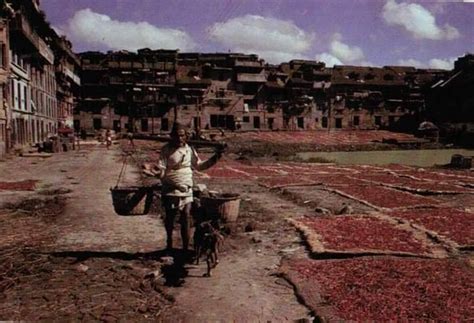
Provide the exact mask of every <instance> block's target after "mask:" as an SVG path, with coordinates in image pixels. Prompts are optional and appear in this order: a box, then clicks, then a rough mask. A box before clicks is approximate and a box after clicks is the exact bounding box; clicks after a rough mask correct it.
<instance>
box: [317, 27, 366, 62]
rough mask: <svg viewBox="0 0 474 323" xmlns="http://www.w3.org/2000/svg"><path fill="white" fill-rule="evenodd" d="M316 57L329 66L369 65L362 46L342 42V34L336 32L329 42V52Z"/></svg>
mask: <svg viewBox="0 0 474 323" xmlns="http://www.w3.org/2000/svg"><path fill="white" fill-rule="evenodd" d="M316 59H318V60H321V61H323V62H325V63H326V64H327V65H328V66H332V65H343V64H353V65H368V64H369V63H368V62H366V61H365V55H364V52H363V51H362V49H361V48H360V47H357V46H350V45H348V44H346V43H343V42H342V36H341V35H340V34H334V35H333V36H332V41H331V43H330V44H329V52H325V53H321V54H318V55H316Z"/></svg>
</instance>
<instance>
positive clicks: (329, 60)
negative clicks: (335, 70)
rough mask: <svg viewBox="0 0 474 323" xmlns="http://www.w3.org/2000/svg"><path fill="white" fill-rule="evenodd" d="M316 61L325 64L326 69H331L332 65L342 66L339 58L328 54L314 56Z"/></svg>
mask: <svg viewBox="0 0 474 323" xmlns="http://www.w3.org/2000/svg"><path fill="white" fill-rule="evenodd" d="M316 59H317V60H318V61H321V62H324V63H326V66H328V67H332V66H334V65H343V64H342V62H341V61H340V60H339V58H337V57H336V56H334V55H332V54H330V53H322V54H318V55H316Z"/></svg>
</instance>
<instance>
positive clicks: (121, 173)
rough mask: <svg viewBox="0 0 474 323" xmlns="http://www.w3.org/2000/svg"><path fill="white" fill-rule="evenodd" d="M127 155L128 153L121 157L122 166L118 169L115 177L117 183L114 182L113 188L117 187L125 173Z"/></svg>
mask: <svg viewBox="0 0 474 323" xmlns="http://www.w3.org/2000/svg"><path fill="white" fill-rule="evenodd" d="M127 157H128V155H126V156H125V158H124V159H123V163H122V168H121V169H120V173H119V176H118V179H117V184H115V188H117V187H118V185H119V183H120V180H121V179H122V176H123V174H124V173H125V169H126V168H127Z"/></svg>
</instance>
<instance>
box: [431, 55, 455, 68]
mask: <svg viewBox="0 0 474 323" xmlns="http://www.w3.org/2000/svg"><path fill="white" fill-rule="evenodd" d="M455 60H456V58H454V57H451V58H448V59H440V58H432V59H430V61H429V66H430V67H431V68H439V69H442V70H452V69H453V68H454V61H455Z"/></svg>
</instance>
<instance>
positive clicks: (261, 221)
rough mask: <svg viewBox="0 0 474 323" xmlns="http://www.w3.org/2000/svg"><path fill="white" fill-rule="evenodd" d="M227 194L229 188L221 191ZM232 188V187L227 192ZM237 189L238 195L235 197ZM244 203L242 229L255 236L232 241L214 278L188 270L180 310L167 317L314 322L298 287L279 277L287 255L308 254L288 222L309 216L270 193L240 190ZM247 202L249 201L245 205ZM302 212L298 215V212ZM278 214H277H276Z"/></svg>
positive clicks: (178, 296)
mask: <svg viewBox="0 0 474 323" xmlns="http://www.w3.org/2000/svg"><path fill="white" fill-rule="evenodd" d="M221 189H223V190H225V189H226V186H225V185H224V186H221ZM227 189H230V187H227ZM236 191H237V190H236V187H235V186H234V187H233V192H236ZM240 193H242V198H243V199H244V201H243V205H242V208H243V209H242V211H241V219H240V222H241V223H240V225H246V223H252V226H253V227H254V228H255V230H254V231H252V232H247V233H245V232H241V233H237V234H235V235H234V236H232V237H230V238H228V239H227V241H226V242H225V243H226V246H225V251H224V252H223V254H222V258H221V262H220V263H219V265H218V266H217V267H216V269H215V270H213V276H212V277H210V278H205V277H202V275H203V273H204V272H205V268H204V266H202V265H201V266H188V270H189V275H188V277H186V278H185V284H184V286H183V288H178V289H175V291H174V292H173V294H174V295H175V297H176V300H177V303H176V306H174V307H172V308H171V309H170V311H169V312H167V313H165V319H166V318H169V319H170V320H171V319H174V320H178V321H181V322H191V321H192V322H216V321H217V322H224V321H225V322H228V321H234V322H256V321H258V322H265V321H273V322H280V321H295V320H299V319H309V320H310V319H311V316H310V313H309V311H308V309H307V308H306V307H305V306H303V305H301V304H300V303H298V301H297V299H296V297H295V294H294V291H293V287H292V286H290V285H289V284H288V283H287V282H286V281H285V280H284V279H282V278H279V277H278V276H277V275H276V271H277V269H278V266H279V264H280V260H281V258H282V257H283V256H285V255H298V254H303V253H305V250H304V247H302V246H301V240H300V238H299V237H298V235H297V234H296V233H295V231H294V229H292V228H291V227H290V226H289V225H288V224H286V223H285V222H284V219H285V218H287V217H290V216H293V215H296V214H297V213H301V212H304V211H305V210H304V209H303V208H298V207H296V206H295V205H293V204H292V203H290V202H287V201H285V200H282V199H279V198H277V197H276V196H274V195H272V194H269V193H265V192H258V191H255V192H252V194H251V196H252V199H251V200H249V195H250V194H249V192H248V191H245V190H241V191H240ZM246 199H247V201H245V200H246ZM298 211H299V212H298ZM276 212H278V213H276Z"/></svg>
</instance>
